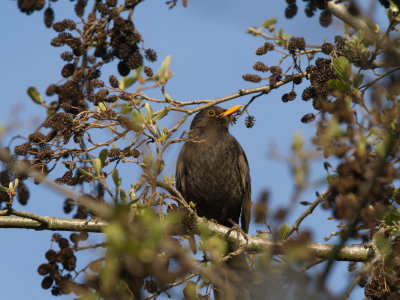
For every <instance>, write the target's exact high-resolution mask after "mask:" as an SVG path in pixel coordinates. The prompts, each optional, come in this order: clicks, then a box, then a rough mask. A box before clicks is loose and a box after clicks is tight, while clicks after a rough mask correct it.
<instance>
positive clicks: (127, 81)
mask: <svg viewBox="0 0 400 300" xmlns="http://www.w3.org/2000/svg"><path fill="white" fill-rule="evenodd" d="M135 81H136V78H135V77H131V76H126V77H122V78H121V79H120V81H119V88H120V89H121V90H125V89H127V88H128V87H130V86H131V85H132V84H134V83H135Z"/></svg>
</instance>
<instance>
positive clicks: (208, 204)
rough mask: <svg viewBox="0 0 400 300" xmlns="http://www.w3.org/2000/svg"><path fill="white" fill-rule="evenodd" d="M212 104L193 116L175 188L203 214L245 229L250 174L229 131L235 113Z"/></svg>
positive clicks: (248, 219) (235, 109) (246, 227)
mask: <svg viewBox="0 0 400 300" xmlns="http://www.w3.org/2000/svg"><path fill="white" fill-rule="evenodd" d="M240 107H241V106H240V105H238V106H234V107H232V108H230V109H227V110H225V109H223V108H221V107H218V106H210V107H208V108H206V109H203V110H202V111H200V112H199V113H197V115H196V116H195V117H194V119H193V121H192V123H191V125H190V133H189V139H188V140H187V141H186V142H185V144H184V145H183V147H182V150H181V152H180V153H179V156H178V161H177V166H176V188H177V189H178V191H179V192H180V193H181V194H182V196H183V198H185V200H186V201H188V202H193V203H195V204H196V212H197V214H198V215H199V216H201V217H206V218H207V219H212V220H215V221H217V222H218V223H219V224H221V225H224V226H228V227H231V226H232V222H231V221H230V220H232V221H233V222H235V223H236V224H239V218H240V217H241V218H240V219H241V220H240V221H241V227H242V230H243V231H244V232H246V233H247V232H248V230H249V222H250V213H251V200H250V194H251V187H250V173H249V165H248V162H247V158H246V154H245V153H244V151H243V149H242V147H241V146H240V144H239V143H238V141H237V140H236V139H235V138H234V137H233V135H231V134H230V133H229V131H228V127H229V125H230V123H231V122H232V121H233V115H232V114H233V113H234V112H236V111H237V110H239V109H240Z"/></svg>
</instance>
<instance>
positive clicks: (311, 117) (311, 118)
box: [301, 113, 315, 123]
mask: <svg viewBox="0 0 400 300" xmlns="http://www.w3.org/2000/svg"><path fill="white" fill-rule="evenodd" d="M314 120H315V115H314V114H312V113H310V114H306V115H304V116H303V117H302V118H301V122H303V123H310V122H312V121H314Z"/></svg>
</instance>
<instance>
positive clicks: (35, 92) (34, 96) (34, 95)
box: [27, 86, 43, 104]
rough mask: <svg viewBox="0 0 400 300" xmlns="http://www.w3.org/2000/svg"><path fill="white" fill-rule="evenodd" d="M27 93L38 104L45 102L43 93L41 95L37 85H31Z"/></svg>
mask: <svg viewBox="0 0 400 300" xmlns="http://www.w3.org/2000/svg"><path fill="white" fill-rule="evenodd" d="M27 93H28V96H29V97H30V98H31V99H32V101H33V102H35V103H37V104H42V103H43V99H42V95H40V93H39V92H38V90H37V89H36V88H35V87H33V86H31V87H29V88H28V90H27Z"/></svg>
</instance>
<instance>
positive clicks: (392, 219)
mask: <svg viewBox="0 0 400 300" xmlns="http://www.w3.org/2000/svg"><path fill="white" fill-rule="evenodd" d="M383 220H384V221H385V224H386V225H389V226H393V225H394V223H396V222H399V221H400V214H399V213H398V211H397V210H396V209H394V208H393V207H392V208H391V209H389V211H388V212H387V213H386V214H385V215H384V217H383Z"/></svg>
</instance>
